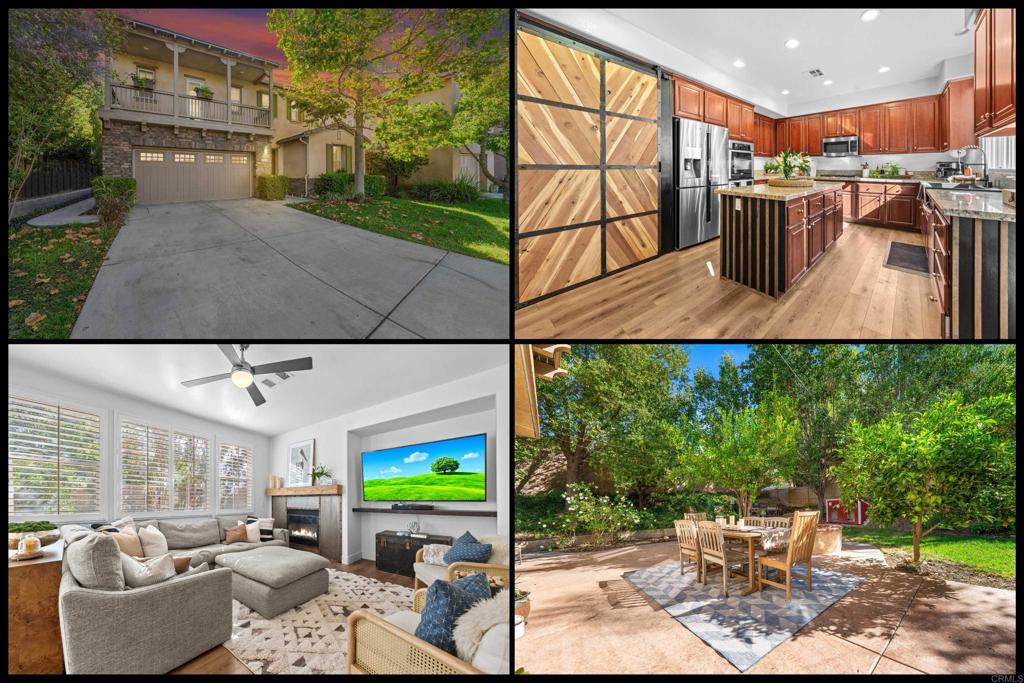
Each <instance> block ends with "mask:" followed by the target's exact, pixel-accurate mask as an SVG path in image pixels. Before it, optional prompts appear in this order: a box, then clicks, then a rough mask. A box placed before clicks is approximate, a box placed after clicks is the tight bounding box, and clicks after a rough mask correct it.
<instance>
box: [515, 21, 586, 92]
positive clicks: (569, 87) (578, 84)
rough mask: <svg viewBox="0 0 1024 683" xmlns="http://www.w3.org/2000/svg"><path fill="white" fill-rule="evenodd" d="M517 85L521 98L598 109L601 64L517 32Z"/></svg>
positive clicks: (570, 49)
mask: <svg viewBox="0 0 1024 683" xmlns="http://www.w3.org/2000/svg"><path fill="white" fill-rule="evenodd" d="M517 35H518V41H519V43H518V51H517V53H516V82H517V86H516V88H517V92H518V93H519V94H520V95H528V96H530V97H539V98H542V99H545V100H552V101H555V102H565V103H568V104H576V105H579V106H582V107H591V108H592V109H597V108H598V107H600V106H601V97H600V93H601V62H600V60H599V59H598V58H597V57H596V56H595V55H591V54H587V53H585V52H581V51H579V50H574V49H572V48H571V47H568V46H566V45H562V44H560V43H556V42H553V41H550V40H545V39H544V38H541V37H539V36H535V35H533V34H531V33H526V32H524V31H518V32H517Z"/></svg>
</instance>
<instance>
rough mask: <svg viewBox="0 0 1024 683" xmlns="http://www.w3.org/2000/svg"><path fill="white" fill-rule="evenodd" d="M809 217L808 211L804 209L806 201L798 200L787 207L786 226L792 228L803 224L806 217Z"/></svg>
mask: <svg viewBox="0 0 1024 683" xmlns="http://www.w3.org/2000/svg"><path fill="white" fill-rule="evenodd" d="M806 215H807V210H806V209H805V208H804V200H802V199H798V200H796V201H795V202H791V203H789V204H787V205H786V225H787V226H792V225H793V224H795V223H801V222H803V220H804V217H805V216H806Z"/></svg>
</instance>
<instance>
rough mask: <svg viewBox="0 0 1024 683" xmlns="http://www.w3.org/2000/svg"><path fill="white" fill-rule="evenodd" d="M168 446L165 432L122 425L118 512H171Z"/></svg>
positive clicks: (169, 450) (168, 438) (169, 454)
mask: <svg viewBox="0 0 1024 683" xmlns="http://www.w3.org/2000/svg"><path fill="white" fill-rule="evenodd" d="M170 490H171V443H170V435H169V434H168V432H167V430H165V429H159V428H156V427H148V426H146V425H140V424H136V423H134V422H122V423H121V511H122V512H167V511H169V510H170V503H171V499H170Z"/></svg>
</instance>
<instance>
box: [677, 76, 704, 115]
mask: <svg viewBox="0 0 1024 683" xmlns="http://www.w3.org/2000/svg"><path fill="white" fill-rule="evenodd" d="M672 85H673V90H674V91H675V98H674V99H675V105H674V107H673V112H674V113H675V115H676V116H681V117H683V118H685V119H697V120H698V121H703V120H704V88H701V87H700V86H698V85H694V84H693V83H690V82H689V81H684V80H682V79H681V78H673V79H672Z"/></svg>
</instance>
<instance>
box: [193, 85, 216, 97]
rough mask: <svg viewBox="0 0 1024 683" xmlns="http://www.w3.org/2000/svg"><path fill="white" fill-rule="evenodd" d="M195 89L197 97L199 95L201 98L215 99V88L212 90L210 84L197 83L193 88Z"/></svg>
mask: <svg viewBox="0 0 1024 683" xmlns="http://www.w3.org/2000/svg"><path fill="white" fill-rule="evenodd" d="M193 90H194V91H195V93H196V97H198V98H200V99H203V100H212V99H213V90H211V89H210V87H209V86H206V85H197V86H196V87H194V88H193Z"/></svg>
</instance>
